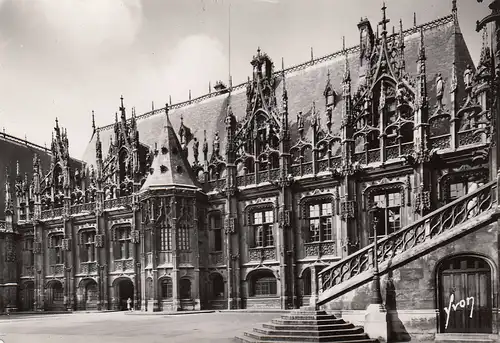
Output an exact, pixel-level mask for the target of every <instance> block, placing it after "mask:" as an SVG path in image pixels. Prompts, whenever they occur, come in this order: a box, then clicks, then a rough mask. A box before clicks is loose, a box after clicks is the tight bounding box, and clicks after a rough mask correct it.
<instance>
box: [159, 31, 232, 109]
mask: <svg viewBox="0 0 500 343" xmlns="http://www.w3.org/2000/svg"><path fill="white" fill-rule="evenodd" d="M228 73H229V67H228V59H227V57H226V55H225V54H224V49H223V45H222V44H221V43H220V41H218V40H216V39H213V38H211V37H209V36H207V35H203V34H200V35H192V36H188V37H186V38H184V39H182V40H181V41H180V42H179V43H178V44H177V46H176V47H175V48H174V49H173V50H172V52H171V54H170V56H169V59H168V62H167V65H166V66H165V69H164V71H163V75H164V81H165V84H164V87H163V89H165V91H166V93H167V94H171V95H172V98H173V99H172V100H173V101H174V102H178V101H184V100H187V99H188V92H189V89H191V91H192V96H193V98H195V97H197V96H200V95H202V94H206V93H207V92H208V82H209V81H211V83H212V86H213V85H214V84H215V81H217V80H219V79H221V78H223V82H225V83H226V84H227V82H228V80H227V79H228Z"/></svg>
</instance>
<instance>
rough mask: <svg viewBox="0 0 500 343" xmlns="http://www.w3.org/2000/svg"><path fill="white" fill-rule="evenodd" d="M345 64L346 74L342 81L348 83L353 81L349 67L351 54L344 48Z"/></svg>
mask: <svg viewBox="0 0 500 343" xmlns="http://www.w3.org/2000/svg"><path fill="white" fill-rule="evenodd" d="M344 55H345V64H344V76H343V77H342V82H344V83H348V82H350V81H351V70H350V68H349V55H348V54H347V50H345V49H344ZM328 79H330V70H328Z"/></svg>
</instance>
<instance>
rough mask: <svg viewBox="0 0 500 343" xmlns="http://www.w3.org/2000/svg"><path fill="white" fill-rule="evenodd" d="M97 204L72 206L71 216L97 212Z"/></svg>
mask: <svg viewBox="0 0 500 343" xmlns="http://www.w3.org/2000/svg"><path fill="white" fill-rule="evenodd" d="M95 207H96V206H95V202H89V203H86V204H77V205H73V206H71V210H70V211H71V212H70V213H71V214H78V213H84V212H92V211H95Z"/></svg>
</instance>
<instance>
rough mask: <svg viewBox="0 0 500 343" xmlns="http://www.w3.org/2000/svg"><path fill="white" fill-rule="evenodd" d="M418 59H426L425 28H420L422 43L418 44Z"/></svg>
mask: <svg viewBox="0 0 500 343" xmlns="http://www.w3.org/2000/svg"><path fill="white" fill-rule="evenodd" d="M418 60H419V61H425V60H426V57H425V43H424V29H423V28H420V44H419V46H418Z"/></svg>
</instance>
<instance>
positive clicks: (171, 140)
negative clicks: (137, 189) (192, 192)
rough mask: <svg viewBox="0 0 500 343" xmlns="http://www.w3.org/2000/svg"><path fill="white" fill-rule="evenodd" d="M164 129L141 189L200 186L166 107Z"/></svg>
mask: <svg viewBox="0 0 500 343" xmlns="http://www.w3.org/2000/svg"><path fill="white" fill-rule="evenodd" d="M162 119H163V120H164V124H163V125H162V126H163V130H162V132H160V133H159V135H157V136H156V137H158V140H157V142H156V143H157V144H156V146H157V148H158V150H155V157H154V159H153V162H152V163H151V173H150V175H148V177H147V178H146V181H145V182H144V184H143V185H142V188H141V191H145V190H148V189H158V188H168V187H173V186H177V187H188V188H193V189H197V188H200V187H199V185H198V183H197V180H196V177H195V175H194V173H193V170H192V168H191V166H190V165H189V162H188V160H187V159H186V157H185V155H184V152H183V150H182V147H181V144H180V142H179V139H178V138H177V135H176V134H175V131H174V127H173V126H172V123H171V122H170V118H169V115H168V105H167V106H166V108H165V117H163V118H162Z"/></svg>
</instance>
